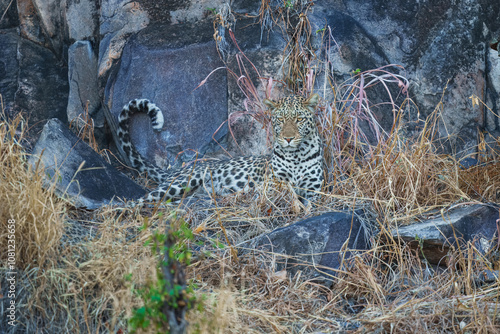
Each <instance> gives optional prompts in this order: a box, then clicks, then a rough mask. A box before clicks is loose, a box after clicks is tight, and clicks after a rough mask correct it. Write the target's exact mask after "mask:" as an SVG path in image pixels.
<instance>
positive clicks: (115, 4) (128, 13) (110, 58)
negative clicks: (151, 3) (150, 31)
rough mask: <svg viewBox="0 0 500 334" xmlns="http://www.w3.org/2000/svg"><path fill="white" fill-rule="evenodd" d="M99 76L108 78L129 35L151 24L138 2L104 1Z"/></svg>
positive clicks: (101, 10)
mask: <svg viewBox="0 0 500 334" xmlns="http://www.w3.org/2000/svg"><path fill="white" fill-rule="evenodd" d="M100 13H101V16H100V20H99V34H100V35H101V36H102V38H101V39H100V45H99V77H100V78H103V79H104V80H105V79H106V78H107V75H108V71H109V70H110V69H111V66H112V65H113V64H114V63H115V62H116V61H117V60H118V59H119V58H120V57H121V54H122V50H123V47H124V46H125V44H126V42H127V37H128V36H130V34H132V33H135V32H137V31H139V30H141V29H144V28H145V27H146V26H147V25H148V24H149V17H148V14H147V12H146V11H145V10H144V9H143V8H142V7H141V6H140V5H139V3H138V2H130V1H128V0H109V1H103V2H102V3H101V8H100Z"/></svg>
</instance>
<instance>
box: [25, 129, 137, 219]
mask: <svg viewBox="0 0 500 334" xmlns="http://www.w3.org/2000/svg"><path fill="white" fill-rule="evenodd" d="M38 161H41V163H42V166H44V167H45V168H46V169H45V172H46V174H47V176H48V180H47V182H48V184H51V182H56V190H57V192H58V194H59V195H61V196H68V197H69V200H70V201H71V202H72V203H73V204H74V205H75V206H76V207H86V208H88V209H96V208H99V207H100V206H102V205H106V204H109V203H112V202H114V203H116V202H117V201H119V200H118V198H126V199H138V198H140V197H142V196H144V195H145V193H146V192H145V190H144V189H142V188H141V187H139V186H138V185H137V184H135V183H134V182H133V181H131V180H130V179H129V178H127V177H126V176H125V175H123V174H121V173H119V172H118V171H117V170H116V169H115V168H113V167H112V166H111V165H109V164H108V163H107V162H105V161H104V160H103V159H102V158H101V157H100V156H99V155H98V154H97V153H96V152H95V151H93V150H92V149H91V148H90V147H89V146H88V145H87V144H85V143H84V142H82V141H81V140H80V139H79V138H78V137H76V136H75V135H74V134H73V133H71V132H70V131H69V130H68V129H67V127H66V126H65V125H64V124H63V123H62V122H61V121H59V120H58V119H51V120H49V121H48V122H47V124H46V125H45V126H44V128H43V132H42V134H41V136H40V139H39V141H38V142H37V144H36V146H35V149H34V151H33V155H32V156H31V157H30V160H29V162H30V164H31V165H32V166H35V165H36V164H37V163H38ZM82 163H84V164H83V166H82V167H81V168H80V166H81V164H82Z"/></svg>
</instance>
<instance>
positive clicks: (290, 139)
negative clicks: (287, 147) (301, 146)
mask: <svg viewBox="0 0 500 334" xmlns="http://www.w3.org/2000/svg"><path fill="white" fill-rule="evenodd" d="M293 138H295V137H284V138H283V139H285V140H286V141H287V142H288V143H289V144H290V142H291V141H292V140H293Z"/></svg>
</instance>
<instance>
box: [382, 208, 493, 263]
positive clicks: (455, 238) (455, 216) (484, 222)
mask: <svg viewBox="0 0 500 334" xmlns="http://www.w3.org/2000/svg"><path fill="white" fill-rule="evenodd" d="M498 218H499V214H498V207H496V206H494V205H481V204H476V205H473V206H466V207H460V208H457V209H454V210H451V211H448V212H445V213H444V215H443V216H441V215H440V214H438V216H437V217H435V218H433V219H429V220H425V221H422V222H419V223H415V224H411V225H408V226H404V227H400V228H398V229H397V230H395V231H393V232H392V235H393V237H396V238H400V239H401V240H403V241H405V242H409V243H410V246H412V247H414V248H421V249H422V251H423V253H424V256H425V258H426V259H427V260H428V261H429V262H430V263H432V264H444V263H443V262H442V260H443V258H444V257H445V256H446V255H447V254H448V252H449V250H450V247H454V248H456V247H457V246H460V245H464V244H465V243H467V242H469V241H470V242H473V243H475V244H476V247H477V248H478V249H479V250H480V251H482V252H483V254H484V253H487V252H488V251H490V249H491V248H492V246H493V244H492V242H493V239H494V237H495V235H497V232H498V226H497V220H498Z"/></svg>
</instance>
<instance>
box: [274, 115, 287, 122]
mask: <svg viewBox="0 0 500 334" xmlns="http://www.w3.org/2000/svg"><path fill="white" fill-rule="evenodd" d="M276 119H277V120H278V122H284V121H285V117H283V116H278V117H276Z"/></svg>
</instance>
